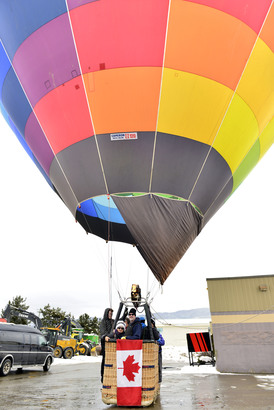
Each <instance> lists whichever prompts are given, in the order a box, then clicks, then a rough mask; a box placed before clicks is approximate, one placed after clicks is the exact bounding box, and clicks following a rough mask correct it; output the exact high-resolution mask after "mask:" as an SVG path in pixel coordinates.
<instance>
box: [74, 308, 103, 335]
mask: <svg viewBox="0 0 274 410" xmlns="http://www.w3.org/2000/svg"><path fill="white" fill-rule="evenodd" d="M78 322H79V323H80V325H81V326H82V328H83V329H84V331H85V332H86V333H94V334H95V335H99V330H100V320H99V319H97V317H96V316H94V317H93V318H91V317H90V316H89V315H88V314H87V313H84V314H83V315H81V316H80V317H79V319H78Z"/></svg>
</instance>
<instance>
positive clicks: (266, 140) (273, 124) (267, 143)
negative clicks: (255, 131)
mask: <svg viewBox="0 0 274 410" xmlns="http://www.w3.org/2000/svg"><path fill="white" fill-rule="evenodd" d="M259 139H260V146H261V150H260V159H261V158H262V157H263V156H264V154H265V153H266V151H267V150H268V149H269V148H270V147H271V145H272V144H273V142H274V118H272V120H271V121H269V123H268V124H267V126H266V127H265V129H264V130H263V132H262V133H261V135H260V138H259Z"/></svg>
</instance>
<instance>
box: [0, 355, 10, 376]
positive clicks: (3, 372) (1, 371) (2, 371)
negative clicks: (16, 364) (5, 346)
mask: <svg viewBox="0 0 274 410" xmlns="http://www.w3.org/2000/svg"><path fill="white" fill-rule="evenodd" d="M11 367H12V361H11V359H9V358H7V359H5V360H4V361H3V363H2V366H1V367H0V376H7V375H8V374H9V372H10V371H11Z"/></svg>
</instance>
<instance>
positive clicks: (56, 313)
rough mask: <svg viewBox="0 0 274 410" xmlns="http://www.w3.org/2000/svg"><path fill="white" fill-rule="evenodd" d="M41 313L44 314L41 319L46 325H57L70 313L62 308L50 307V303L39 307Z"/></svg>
mask: <svg viewBox="0 0 274 410" xmlns="http://www.w3.org/2000/svg"><path fill="white" fill-rule="evenodd" d="M39 314H40V315H42V317H41V320H42V322H43V325H44V326H45V327H57V326H59V325H60V323H61V322H62V321H63V320H64V319H65V318H66V317H68V316H69V315H68V314H67V313H66V312H64V311H63V310H62V309H61V308H59V307H57V308H54V307H50V305H49V304H47V305H46V306H44V308H43V309H42V308H41V309H39Z"/></svg>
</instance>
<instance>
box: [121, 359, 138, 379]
mask: <svg viewBox="0 0 274 410" xmlns="http://www.w3.org/2000/svg"><path fill="white" fill-rule="evenodd" d="M134 360H135V359H134V355H132V356H130V355H129V356H128V357H127V358H126V360H125V361H123V364H124V372H123V376H126V378H127V379H128V381H129V382H130V381H133V382H134V378H135V374H133V373H139V369H141V367H140V366H139V362H136V363H133V362H134Z"/></svg>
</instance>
